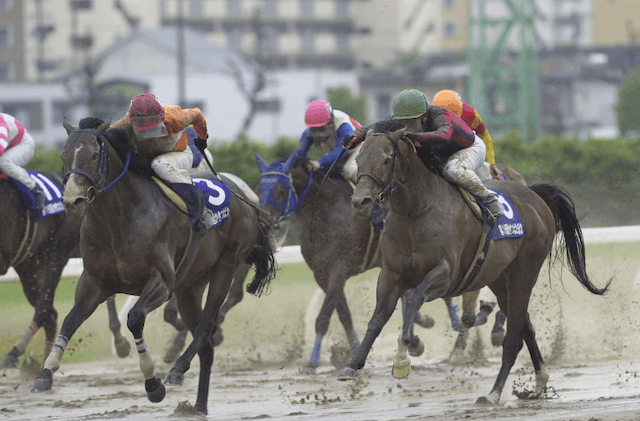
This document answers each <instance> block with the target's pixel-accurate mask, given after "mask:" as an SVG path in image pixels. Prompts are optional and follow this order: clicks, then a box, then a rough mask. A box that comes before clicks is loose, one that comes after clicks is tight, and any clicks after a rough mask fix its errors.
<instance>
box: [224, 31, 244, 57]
mask: <svg viewBox="0 0 640 421" xmlns="http://www.w3.org/2000/svg"><path fill="white" fill-rule="evenodd" d="M243 38H244V30H243V29H242V28H231V29H229V30H228V31H227V47H229V48H230V49H232V50H233V51H242V40H243Z"/></svg>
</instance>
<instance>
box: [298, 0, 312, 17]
mask: <svg viewBox="0 0 640 421" xmlns="http://www.w3.org/2000/svg"><path fill="white" fill-rule="evenodd" d="M314 9H315V1H314V0H300V14H301V15H302V16H304V17H311V16H313V13H314Z"/></svg>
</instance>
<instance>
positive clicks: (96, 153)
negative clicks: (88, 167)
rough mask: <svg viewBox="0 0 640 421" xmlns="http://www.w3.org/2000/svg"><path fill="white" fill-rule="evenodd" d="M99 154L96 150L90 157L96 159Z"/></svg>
mask: <svg viewBox="0 0 640 421" xmlns="http://www.w3.org/2000/svg"><path fill="white" fill-rule="evenodd" d="M99 156H100V155H99V154H98V152H94V153H93V155H91V159H92V160H94V161H97V160H98V157H99Z"/></svg>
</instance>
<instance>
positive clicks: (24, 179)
mask: <svg viewBox="0 0 640 421" xmlns="http://www.w3.org/2000/svg"><path fill="white" fill-rule="evenodd" d="M35 151H36V142H35V141H34V140H33V138H32V137H31V135H30V134H29V133H28V132H27V131H26V130H25V128H24V126H23V125H22V124H20V122H19V121H18V120H16V118H15V117H13V116H10V115H9V114H4V113H0V172H2V173H4V174H7V175H8V176H9V177H11V178H15V179H16V180H18V181H20V182H21V183H22V184H24V185H25V186H27V187H28V188H29V189H30V190H31V191H33V193H34V194H35V196H36V207H35V209H34V212H35V213H40V212H42V209H43V208H44V202H45V195H44V192H43V191H42V190H41V189H40V188H39V187H38V184H36V182H35V180H34V179H33V178H31V177H30V176H29V173H28V172H27V170H25V169H24V168H23V166H25V165H27V164H28V163H29V161H31V159H32V158H33V155H34V154H35Z"/></svg>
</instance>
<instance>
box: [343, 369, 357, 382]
mask: <svg viewBox="0 0 640 421" xmlns="http://www.w3.org/2000/svg"><path fill="white" fill-rule="evenodd" d="M357 377H358V372H357V371H356V370H355V369H353V368H351V367H345V368H343V369H342V371H341V372H340V374H338V380H340V381H345V380H355V379H356V378H357Z"/></svg>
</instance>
